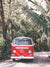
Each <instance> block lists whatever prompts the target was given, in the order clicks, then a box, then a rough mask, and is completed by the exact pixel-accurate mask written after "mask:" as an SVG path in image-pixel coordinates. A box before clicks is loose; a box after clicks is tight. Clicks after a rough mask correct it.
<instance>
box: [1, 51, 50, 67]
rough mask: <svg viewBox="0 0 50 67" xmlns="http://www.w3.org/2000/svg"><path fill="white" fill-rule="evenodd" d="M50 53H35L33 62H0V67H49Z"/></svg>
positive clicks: (10, 60)
mask: <svg viewBox="0 0 50 67" xmlns="http://www.w3.org/2000/svg"><path fill="white" fill-rule="evenodd" d="M48 55H50V52H35V53H34V57H35V58H34V60H33V62H31V61H29V60H16V61H15V62H14V61H12V59H9V60H5V61H1V62H0V67H50V58H49V57H48Z"/></svg>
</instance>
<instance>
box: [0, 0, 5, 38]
mask: <svg viewBox="0 0 50 67" xmlns="http://www.w3.org/2000/svg"><path fill="white" fill-rule="evenodd" d="M0 21H1V23H2V33H3V38H4V39H6V32H5V22H4V11H3V4H2V0H0Z"/></svg>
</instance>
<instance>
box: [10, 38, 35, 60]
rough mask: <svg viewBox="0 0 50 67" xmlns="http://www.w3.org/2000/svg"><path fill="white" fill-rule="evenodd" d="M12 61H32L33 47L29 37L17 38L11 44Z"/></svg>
mask: <svg viewBox="0 0 50 67" xmlns="http://www.w3.org/2000/svg"><path fill="white" fill-rule="evenodd" d="M11 45H12V46H11V58H12V59H33V58H34V47H33V46H34V45H33V41H32V39H31V38H29V37H17V38H15V39H14V40H13V41H12V43H11Z"/></svg>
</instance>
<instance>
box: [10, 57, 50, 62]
mask: <svg viewBox="0 0 50 67" xmlns="http://www.w3.org/2000/svg"><path fill="white" fill-rule="evenodd" d="M11 62H22V63H50V58H45V57H35V58H34V59H33V60H30V59H21V60H15V61H11Z"/></svg>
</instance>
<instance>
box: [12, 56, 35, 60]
mask: <svg viewBox="0 0 50 67" xmlns="http://www.w3.org/2000/svg"><path fill="white" fill-rule="evenodd" d="M11 59H34V57H12V56H11Z"/></svg>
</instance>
